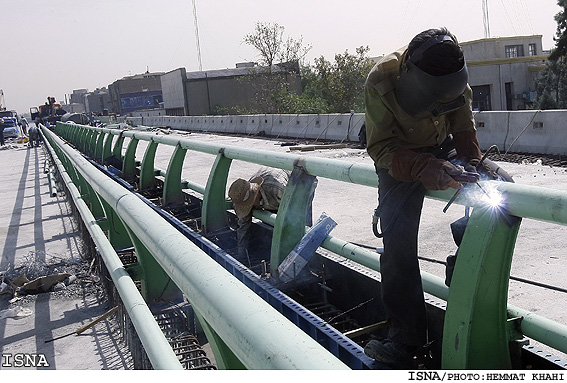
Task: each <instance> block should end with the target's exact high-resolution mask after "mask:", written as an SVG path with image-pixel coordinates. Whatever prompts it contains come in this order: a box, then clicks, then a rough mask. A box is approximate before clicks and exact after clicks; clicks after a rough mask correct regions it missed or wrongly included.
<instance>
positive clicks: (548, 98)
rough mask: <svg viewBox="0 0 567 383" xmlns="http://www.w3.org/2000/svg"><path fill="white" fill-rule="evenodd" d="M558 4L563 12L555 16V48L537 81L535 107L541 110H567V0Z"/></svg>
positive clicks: (561, 0)
mask: <svg viewBox="0 0 567 383" xmlns="http://www.w3.org/2000/svg"><path fill="white" fill-rule="evenodd" d="M557 4H558V5H559V6H560V7H561V8H563V11H560V12H558V13H557V14H556V15H555V21H556V22H557V31H556V32H555V37H554V41H555V48H554V49H553V50H552V51H551V54H550V55H549V57H548V64H547V66H546V68H545V69H544V70H543V72H542V75H541V77H540V78H539V79H538V80H536V90H537V94H538V97H537V99H536V101H535V107H537V108H539V109H552V108H562V109H565V108H567V85H566V84H565V78H567V0H558V1H557Z"/></svg>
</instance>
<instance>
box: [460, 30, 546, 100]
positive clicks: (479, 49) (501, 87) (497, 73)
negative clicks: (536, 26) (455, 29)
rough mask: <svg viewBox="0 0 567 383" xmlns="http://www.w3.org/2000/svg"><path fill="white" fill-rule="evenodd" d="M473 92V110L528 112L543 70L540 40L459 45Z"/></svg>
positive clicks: (507, 39)
mask: <svg viewBox="0 0 567 383" xmlns="http://www.w3.org/2000/svg"><path fill="white" fill-rule="evenodd" d="M461 46H462V48H463V53H464V55H465V58H466V60H467V66H468V69H469V84H470V86H471V88H472V90H473V109H475V110H479V111H487V110H522V109H530V106H531V104H532V103H533V101H534V100H535V98H536V96H537V95H536V91H535V90H536V87H535V80H536V79H537V78H538V77H539V76H540V73H541V71H542V70H543V69H544V68H545V66H546V60H547V57H548V53H549V52H545V51H543V47H542V36H541V35H534V36H515V37H496V38H484V39H480V40H475V41H468V42H463V43H461Z"/></svg>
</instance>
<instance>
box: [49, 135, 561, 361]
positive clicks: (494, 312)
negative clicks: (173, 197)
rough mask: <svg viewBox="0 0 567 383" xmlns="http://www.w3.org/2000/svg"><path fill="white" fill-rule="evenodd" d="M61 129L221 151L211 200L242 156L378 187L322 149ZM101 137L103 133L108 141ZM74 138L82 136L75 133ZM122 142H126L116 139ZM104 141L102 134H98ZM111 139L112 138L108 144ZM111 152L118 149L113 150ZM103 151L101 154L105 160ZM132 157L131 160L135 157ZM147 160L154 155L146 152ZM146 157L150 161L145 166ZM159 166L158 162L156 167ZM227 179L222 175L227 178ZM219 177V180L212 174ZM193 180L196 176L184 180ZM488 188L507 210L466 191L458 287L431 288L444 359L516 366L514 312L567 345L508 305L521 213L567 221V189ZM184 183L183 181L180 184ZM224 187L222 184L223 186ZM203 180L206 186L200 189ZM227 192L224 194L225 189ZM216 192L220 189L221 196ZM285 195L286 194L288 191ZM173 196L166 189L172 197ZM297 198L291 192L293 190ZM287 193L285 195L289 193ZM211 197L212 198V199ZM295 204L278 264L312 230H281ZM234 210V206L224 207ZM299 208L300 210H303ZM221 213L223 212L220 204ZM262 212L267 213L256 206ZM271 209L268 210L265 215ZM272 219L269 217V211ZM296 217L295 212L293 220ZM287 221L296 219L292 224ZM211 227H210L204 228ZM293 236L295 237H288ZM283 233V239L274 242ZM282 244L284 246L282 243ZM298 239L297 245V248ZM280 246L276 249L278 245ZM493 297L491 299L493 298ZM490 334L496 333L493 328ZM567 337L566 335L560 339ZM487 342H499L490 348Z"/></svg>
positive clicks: (528, 328)
mask: <svg viewBox="0 0 567 383" xmlns="http://www.w3.org/2000/svg"><path fill="white" fill-rule="evenodd" d="M57 130H58V131H59V132H60V134H62V135H63V136H64V137H66V138H68V139H70V140H71V141H72V142H75V143H77V144H78V145H81V144H80V142H81V140H77V137H80V136H81V135H86V132H89V131H96V132H98V133H99V136H100V137H102V136H106V141H105V143H106V142H107V141H110V140H111V137H112V136H119V137H120V138H123V137H129V138H130V139H131V140H136V142H137V141H138V140H145V141H148V142H150V143H151V144H152V145H157V144H158V143H159V144H166V145H172V146H176V147H177V148H181V149H184V150H194V151H198V152H203V153H209V154H211V155H216V156H217V162H219V160H220V159H223V161H220V163H224V165H223V166H222V167H219V168H218V169H216V168H215V167H214V169H213V170H212V171H211V175H210V177H209V182H208V184H207V186H205V188H204V194H203V201H204V204H206V203H207V201H208V200H209V199H210V198H212V199H213V200H214V202H215V203H217V204H218V203H219V202H223V205H224V202H225V199H224V193H225V190H222V193H221V191H219V190H214V193H213V192H211V189H213V188H212V187H211V185H210V184H211V183H214V184H216V185H224V186H226V179H224V183H223V182H222V181H223V177H226V175H227V168H228V166H230V161H232V160H234V159H237V160H242V161H247V162H250V163H255V164H258V165H264V166H269V167H276V168H281V169H286V170H294V171H297V169H300V170H301V171H303V172H305V173H306V174H308V175H311V176H317V177H326V178H331V179H335V180H340V181H344V182H350V183H356V184H360V185H366V186H371V187H376V186H377V185H378V178H377V175H376V173H375V171H374V167H373V166H372V165H370V164H354V163H349V162H345V161H339V160H330V159H323V158H316V157H301V156H297V155H292V154H287V153H274V152H269V151H263V150H253V149H248V148H240V147H232V146H224V145H215V144H212V143H205V142H198V141H195V140H192V139H190V138H186V137H181V138H180V137H175V136H164V135H156V134H154V133H148V132H137V131H121V130H116V129H107V128H92V127H84V126H77V125H65V124H58V126H57ZM100 137H99V141H100ZM71 138H74V139H71ZM116 141H117V144H118V145H122V142H121V141H119V140H116ZM97 142H98V141H97ZM108 147H110V144H108ZM117 147H118V146H115V150H114V151H113V154H114V155H120V154H119V153H121V152H120V150H118V149H117ZM105 153H106V155H110V151H109V150H106V151H105ZM105 158H106V157H105V155H104V154H103V156H102V158H101V161H104V159H105ZM130 161H131V160H130ZM144 161H146V158H144ZM144 161H142V166H143V163H144ZM181 163H182V161H177V162H176V163H175V164H174V166H173V165H172V164H171V163H170V168H168V170H167V171H166V172H161V171H158V174H162V175H164V177H166V178H167V177H170V176H171V174H172V173H176V175H175V177H174V178H170V179H169V184H170V185H179V186H178V187H179V188H181V184H182V181H181V180H180V179H179V175H178V174H177V173H179V172H178V169H179V168H180V166H181ZM151 171H152V174H153V172H154V169H153V168H152V169H151ZM219 179H220V182H219ZM211 181H215V182H211ZM184 183H185V184H187V183H188V182H184ZM480 184H481V185H482V186H483V188H488V187H489V186H494V187H495V188H496V189H498V190H499V191H501V192H502V193H503V195H504V196H505V207H506V209H505V210H491V209H486V203H485V202H483V201H479V200H476V199H474V200H473V199H470V198H466V193H462V194H461V197H459V198H457V200H456V201H455V203H457V204H466V205H468V206H472V207H473V208H474V209H473V213H472V215H471V223H472V224H469V226H468V227H467V230H466V232H465V236H464V238H463V244H462V245H461V248H460V250H459V258H458V260H457V266H456V268H455V275H454V278H453V283H452V286H451V289H448V288H446V287H445V286H444V284H443V281H442V279H441V278H438V277H435V276H430V275H428V274H427V273H422V276H423V285H424V290H425V291H426V292H429V293H431V294H433V295H436V296H438V297H440V298H442V299H446V300H447V311H446V316H445V329H444V337H443V338H444V345H443V367H444V368H507V367H509V359H510V358H509V349H508V341H510V340H513V339H515V337H517V336H518V333H517V332H515V331H514V330H513V329H512V330H511V326H510V324H509V323H508V318H510V317H514V315H515V313H518V312H522V313H523V315H522V317H523V320H522V321H521V322H520V323H519V326H517V328H519V329H520V331H521V332H522V333H523V334H525V335H526V336H529V337H532V338H534V339H536V340H538V341H541V342H542V343H545V344H554V345H556V348H557V349H558V350H559V351H562V352H566V351H567V350H566V346H565V345H567V342H566V341H565V340H567V336H566V334H567V326H564V325H560V324H555V323H554V324H553V325H550V321H546V320H543V318H541V317H538V316H536V315H535V314H532V313H529V314H526V312H525V311H521V310H519V309H515V308H513V307H510V306H507V291H508V280H509V276H510V265H511V259H512V256H513V248H514V245H515V241H516V236H517V233H518V229H519V226H520V223H521V218H520V217H526V218H533V219H537V220H542V221H547V222H552V223H557V224H562V225H565V224H567V193H565V192H561V191H553V190H549V189H545V188H538V187H527V186H524V185H519V184H513V183H495V182H493V181H490V182H481V183H480ZM175 187H176V188H177V186H175ZM219 187H220V186H219ZM202 189H203V188H202V187H200V190H202ZM284 193H288V195H291V194H292V193H299V195H301V193H302V192H301V191H300V190H299V189H298V185H293V184H292V185H289V184H288V187H286V191H285V192H284ZM452 194H453V191H451V190H447V191H439V192H429V193H428V195H427V196H428V197H429V198H434V199H439V200H443V201H447V200H448V199H449V198H450V197H451V196H452ZM220 195H222V196H223V198H222V201H221V198H220V197H219V196H220ZM213 196H214V197H213ZM284 197H285V194H284ZM164 198H165V197H164ZM288 199H289V198H288ZM284 200H285V198H284ZM208 202H209V203H211V204H212V202H211V201H210V200H209V201H208ZM290 211H294V207H293V206H291V204H288V205H286V206H280V210H279V211H278V214H277V215H274V216H273V218H275V220H274V221H273V222H272V224H273V225H274V239H273V242H272V249H274V248H275V249H277V251H278V253H277V254H274V253H272V257H271V258H272V259H271V263H272V265H271V267H272V271H273V269H274V268H277V266H278V265H279V262H281V260H282V259H283V258H282V257H283V256H285V255H287V253H288V252H289V250H291V248H292V247H293V245H294V244H295V243H297V238H300V237H301V236H302V235H303V233H304V232H305V226H304V225H301V222H298V221H297V220H295V221H294V223H292V224H291V225H292V226H293V225H294V227H293V228H292V230H291V232H292V234H293V235H291V236H292V237H293V240H292V241H291V243H285V244H284V245H282V243H280V242H282V241H284V240H286V238H284V237H285V236H283V235H281V233H284V232H285V233H286V236H287V237H289V236H290V235H288V233H290V228H289V227H285V228H283V227H282V226H283V225H284V224H283V223H282V222H288V221H287V220H285V219H280V216H284V217H285V216H286V215H288V214H290ZM223 213H224V214H226V212H223ZM295 213H297V212H295ZM207 214H209V212H208V211H205V210H204V211H203V221H215V224H218V222H219V220H222V219H224V218H223V217H216V218H215V219H210V218H211V217H207ZM215 214H218V212H216V213H215ZM254 214H255V215H257V216H262V214H261V213H259V212H255V213H254ZM264 218H266V217H263V219H264ZM266 221H269V219H266ZM289 221H293V220H289ZM286 225H288V226H289V225H290V224H287V223H286ZM204 230H205V231H206V227H205V228H204ZM287 240H288V241H289V239H288V238H287ZM274 241H276V243H274ZM274 244H275V245H276V246H274ZM290 246H292V247H291V248H290ZM323 247H326V248H331V249H333V250H332V251H334V252H336V253H338V254H340V255H342V256H345V257H346V258H349V259H353V260H355V261H356V262H359V263H361V264H363V265H365V266H368V267H371V268H373V269H376V270H379V258H378V257H377V255H376V254H373V253H370V252H368V251H366V250H364V249H361V248H358V247H357V246H354V245H352V244H349V243H348V242H345V241H342V240H339V239H337V238H333V237H329V238H327V239H326V240H325V241H324V242H323ZM272 251H274V250H272ZM487 297H490V299H487ZM486 334H490V336H486ZM555 339H560V340H559V341H554V340H555ZM485 350H491V351H490V352H486V351H485Z"/></svg>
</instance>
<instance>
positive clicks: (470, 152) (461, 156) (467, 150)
mask: <svg viewBox="0 0 567 383" xmlns="http://www.w3.org/2000/svg"><path fill="white" fill-rule="evenodd" d="M453 144H454V145H455V150H456V151H457V159H458V160H459V161H460V163H463V164H466V163H468V162H469V161H471V160H472V159H477V160H478V161H479V162H480V159H481V158H482V153H481V151H480V145H479V143H478V138H477V137H476V131H474V130H473V131H465V132H459V133H454V134H453ZM467 170H468V169H467Z"/></svg>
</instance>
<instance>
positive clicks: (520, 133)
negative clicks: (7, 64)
mask: <svg viewBox="0 0 567 383" xmlns="http://www.w3.org/2000/svg"><path fill="white" fill-rule="evenodd" d="M144 113H146V114H149V112H144ZM474 116H475V123H476V128H477V132H478V139H479V142H480V146H481V149H482V150H487V149H488V148H489V147H490V146H492V145H498V148H499V149H500V151H501V152H502V153H504V152H505V151H507V150H509V151H511V152H526V153H542V154H554V155H567V144H566V142H567V110H545V111H541V110H521V111H497V112H475V115H474ZM126 121H129V122H130V123H132V124H134V125H147V126H171V127H172V128H173V129H180V130H188V131H198V132H215V133H240V134H247V135H258V134H265V135H266V136H269V137H277V138H291V139H297V140H317V141H345V142H358V132H359V131H360V128H361V126H362V124H363V123H364V113H354V114H350V113H346V114H297V115H296V114H254V115H227V116H185V117H177V116H159V115H157V112H155V114H154V115H144V116H137V117H127V118H126Z"/></svg>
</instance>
